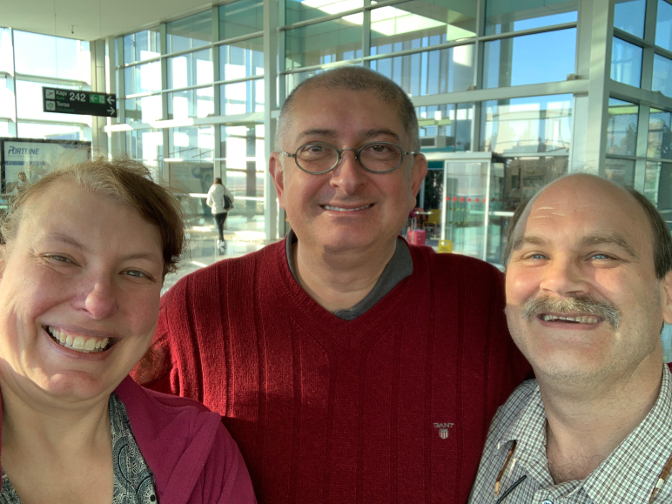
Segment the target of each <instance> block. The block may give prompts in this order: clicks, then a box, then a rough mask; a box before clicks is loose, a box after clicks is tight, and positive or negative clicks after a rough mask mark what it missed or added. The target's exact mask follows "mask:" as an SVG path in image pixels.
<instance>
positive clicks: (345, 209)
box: [324, 205, 371, 212]
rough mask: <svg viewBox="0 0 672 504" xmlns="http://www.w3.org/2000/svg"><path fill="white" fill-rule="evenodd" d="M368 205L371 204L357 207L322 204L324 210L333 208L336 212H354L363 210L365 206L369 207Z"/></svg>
mask: <svg viewBox="0 0 672 504" xmlns="http://www.w3.org/2000/svg"><path fill="white" fill-rule="evenodd" d="M370 206H371V205H364V206H361V207H357V208H341V207H335V206H331V205H324V209H325V210H334V211H336V212H355V211H357V210H364V209H366V208H369V207H370Z"/></svg>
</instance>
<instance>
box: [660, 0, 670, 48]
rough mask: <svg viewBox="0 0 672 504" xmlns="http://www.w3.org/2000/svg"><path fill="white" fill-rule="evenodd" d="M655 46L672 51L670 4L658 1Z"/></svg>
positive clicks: (661, 0) (663, 0)
mask: <svg viewBox="0 0 672 504" xmlns="http://www.w3.org/2000/svg"><path fill="white" fill-rule="evenodd" d="M656 45H657V46H660V47H663V48H665V49H667V50H668V51H672V4H669V3H668V2H666V1H665V0H658V17H657V19H656Z"/></svg>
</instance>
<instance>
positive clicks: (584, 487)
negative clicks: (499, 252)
mask: <svg viewBox="0 0 672 504" xmlns="http://www.w3.org/2000/svg"><path fill="white" fill-rule="evenodd" d="M505 264H506V266H507V268H506V302H507V306H506V315H507V318H508V323H509V329H510V330H511V335H512V336H513V338H514V340H515V341H516V343H517V345H518V346H519V348H520V349H521V350H522V352H523V354H524V355H525V356H526V357H527V358H528V359H529V361H530V362H531V364H532V367H533V369H534V374H535V377H536V380H530V381H527V382H525V383H524V384H522V385H521V386H520V387H519V388H518V389H516V391H515V392H514V394H513V395H512V396H511V398H510V399H509V400H508V401H507V403H506V404H505V405H504V406H502V407H501V408H500V410H499V411H498V412H497V415H496V416H495V419H494V420H493V423H492V427H491V430H490V433H489V434H488V441H487V442H486V447H485V451H484V453H483V459H482V461H481V465H480V468H479V472H478V477H477V479H476V483H475V485H474V490H473V494H472V496H471V499H470V502H471V503H473V504H484V503H498V504H515V503H519V504H523V503H524V504H528V503H543V504H554V503H557V504H560V503H563V504H602V503H619V504H620V503H628V504H631V503H656V504H663V503H669V502H672V481H671V478H670V471H671V470H672V375H671V374H670V371H669V370H668V368H667V366H664V365H663V348H662V343H661V338H660V334H661V328H662V327H663V321H665V322H667V323H672V238H671V237H670V231H669V230H668V228H667V225H666V223H665V221H664V220H663V218H662V217H661V216H660V214H659V213H658V211H657V210H656V208H655V207H654V206H653V205H652V204H651V203H650V202H649V201H648V199H647V198H646V197H644V196H642V195H641V194H639V193H637V192H636V191H634V190H632V189H624V188H622V187H620V186H618V185H616V184H614V183H612V182H610V181H608V180H605V179H602V178H599V177H596V176H594V175H585V174H575V175H569V176H566V177H563V178H561V179H559V180H557V181H555V182H553V183H551V184H550V185H549V186H547V187H546V188H545V189H543V190H542V191H541V192H540V193H538V194H537V196H535V198H534V199H532V201H531V202H529V203H528V204H527V205H521V206H520V207H519V208H518V209H517V210H516V213H515V215H514V217H513V219H512V222H511V226H510V231H509V237H508V243H507V249H506V253H505Z"/></svg>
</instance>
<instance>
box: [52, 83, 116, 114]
mask: <svg viewBox="0 0 672 504" xmlns="http://www.w3.org/2000/svg"><path fill="white" fill-rule="evenodd" d="M42 109H43V110H44V111H45V112H58V113H59V114H78V115H93V116H103V117H117V95H113V94H105V93H92V92H90V91H76V90H72V89H58V88H51V87H43V88H42Z"/></svg>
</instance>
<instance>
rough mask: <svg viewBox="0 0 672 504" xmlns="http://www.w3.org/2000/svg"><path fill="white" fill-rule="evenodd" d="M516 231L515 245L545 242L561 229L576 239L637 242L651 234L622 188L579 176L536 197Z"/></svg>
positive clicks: (645, 221) (637, 204) (642, 212)
mask: <svg viewBox="0 0 672 504" xmlns="http://www.w3.org/2000/svg"><path fill="white" fill-rule="evenodd" d="M516 227H517V229H516V233H515V239H516V241H519V240H521V238H523V237H529V236H534V237H536V238H543V237H544V236H545V234H548V233H552V232H554V231H557V230H558V229H561V230H564V231H566V232H568V233H571V234H573V235H574V237H575V238H577V239H579V235H584V236H585V237H589V236H617V235H618V236H623V237H631V238H634V237H641V236H642V234H641V231H642V230H648V220H647V217H646V213H645V212H644V210H643V209H642V208H641V206H640V205H639V203H638V202H637V201H636V200H635V198H634V197H633V196H632V195H631V194H629V193H628V192H627V191H625V190H623V189H622V188H620V187H619V186H616V185H615V184H611V183H609V182H608V181H606V180H605V181H602V180H600V179H597V177H591V178H588V179H586V178H584V177H580V176H577V177H566V180H565V179H560V180H559V181H557V182H556V183H554V184H551V185H550V186H548V187H546V188H545V189H544V190H542V191H541V192H540V193H539V194H537V196H535V198H534V199H533V200H532V201H530V203H529V204H528V207H527V208H526V210H525V212H524V213H523V215H522V216H521V219H520V222H519V224H518V225H517V226H516ZM648 236H650V235H648ZM582 240H584V241H585V239H583V238H582Z"/></svg>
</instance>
